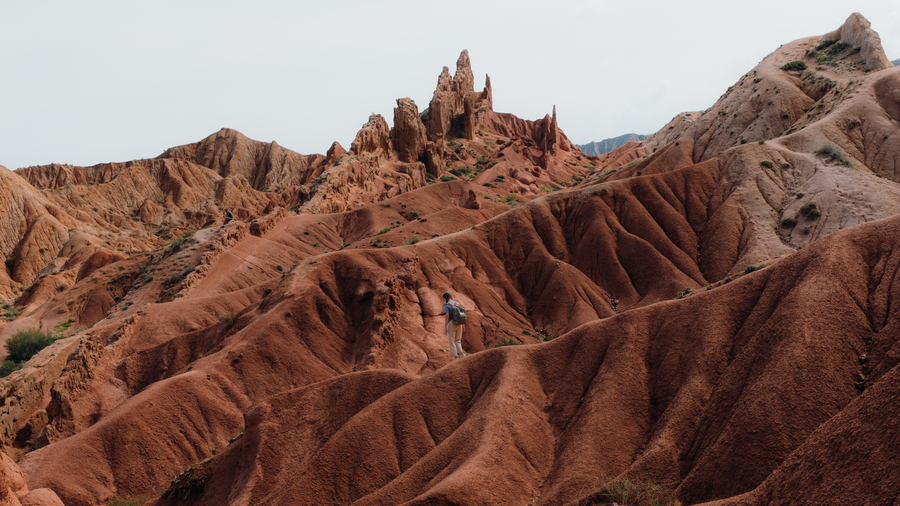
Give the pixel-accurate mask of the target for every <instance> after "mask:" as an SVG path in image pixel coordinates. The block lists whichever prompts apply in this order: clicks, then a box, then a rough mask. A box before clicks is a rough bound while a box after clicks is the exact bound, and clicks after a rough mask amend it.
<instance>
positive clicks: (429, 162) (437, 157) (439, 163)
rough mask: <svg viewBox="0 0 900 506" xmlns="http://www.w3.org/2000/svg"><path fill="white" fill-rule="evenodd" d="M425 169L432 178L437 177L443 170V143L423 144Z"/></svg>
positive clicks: (430, 142) (429, 142)
mask: <svg viewBox="0 0 900 506" xmlns="http://www.w3.org/2000/svg"><path fill="white" fill-rule="evenodd" d="M423 158H424V159H425V168H426V169H427V170H428V173H429V174H431V175H432V176H437V175H438V174H440V173H441V171H442V170H444V143H443V141H440V142H432V141H428V142H427V143H425V153H424V156H423Z"/></svg>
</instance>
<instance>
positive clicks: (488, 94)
mask: <svg viewBox="0 0 900 506" xmlns="http://www.w3.org/2000/svg"><path fill="white" fill-rule="evenodd" d="M478 101H479V102H480V103H481V106H482V107H484V108H486V109H487V110H489V111H493V110H494V94H493V92H492V91H491V76H489V75H485V76H484V90H482V91H481V96H479V97H478Z"/></svg>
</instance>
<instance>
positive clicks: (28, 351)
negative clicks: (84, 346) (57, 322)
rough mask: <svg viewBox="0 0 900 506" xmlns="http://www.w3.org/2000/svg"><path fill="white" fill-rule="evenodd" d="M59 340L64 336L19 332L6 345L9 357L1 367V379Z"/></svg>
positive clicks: (38, 332)
mask: <svg viewBox="0 0 900 506" xmlns="http://www.w3.org/2000/svg"><path fill="white" fill-rule="evenodd" d="M72 321H74V320H72ZM70 323H71V322H70ZM59 339H62V336H57V335H54V334H51V333H50V332H44V331H41V330H37V329H31V330H19V331H17V332H16V333H14V334H13V335H12V337H10V338H9V340H7V341H6V343H5V344H4V346H6V351H7V352H8V353H9V356H8V357H7V358H6V362H4V363H3V364H2V365H0V377H6V376H8V375H9V374H10V373H12V372H13V371H18V370H19V369H21V368H22V366H23V365H24V364H25V362H27V361H28V359H30V358H31V357H33V356H35V355H37V354H38V352H39V351H41V350H43V349H44V348H46V347H47V346H50V345H51V344H53V343H54V342H55V341H57V340H59Z"/></svg>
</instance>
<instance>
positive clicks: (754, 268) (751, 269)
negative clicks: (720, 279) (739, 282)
mask: <svg viewBox="0 0 900 506" xmlns="http://www.w3.org/2000/svg"><path fill="white" fill-rule="evenodd" d="M763 267H765V264H762V263H759V264H755V265H748V266H747V268H746V269H744V274H750V273H751V272H756V271H758V270H760V269H762V268H763Z"/></svg>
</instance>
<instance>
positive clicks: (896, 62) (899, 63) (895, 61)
mask: <svg viewBox="0 0 900 506" xmlns="http://www.w3.org/2000/svg"><path fill="white" fill-rule="evenodd" d="M891 63H893V64H894V66H895V67H896V66H897V65H900V58H897V59H896V60H891Z"/></svg>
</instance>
